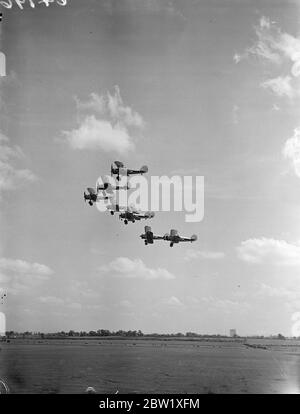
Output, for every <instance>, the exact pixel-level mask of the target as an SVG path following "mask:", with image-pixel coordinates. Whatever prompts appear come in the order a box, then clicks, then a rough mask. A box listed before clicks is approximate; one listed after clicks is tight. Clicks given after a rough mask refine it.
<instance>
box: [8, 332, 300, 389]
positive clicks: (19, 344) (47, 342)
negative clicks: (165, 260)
mask: <svg viewBox="0 0 300 414" xmlns="http://www.w3.org/2000/svg"><path fill="white" fill-rule="evenodd" d="M0 378H2V379H4V380H5V381H6V383H7V384H8V386H9V388H10V392H11V393H12V394H14V393H19V394H32V393H34V394H49V393H51V394H56V393H58V394H66V393H68V394H80V393H84V392H85V390H86V388H87V387H88V386H90V387H94V388H95V390H96V392H97V393H99V394H104V393H108V394H110V393H111V394H114V393H116V392H117V391H118V392H119V393H120V394H122V393H129V394H132V393H146V394H147V393H149V394H150V393H160V394H170V393H179V394H186V393H188V394H211V393H213V394H228V393H238V394H246V393H260V394H261V393H263V394H266V393H272V394H273V393H276V394H277V393H278V394H279V393H299V392H300V381H299V380H300V341H299V340H298V341H297V340H272V339H247V340H243V339H238V340H229V339H228V340H226V339H211V338H209V339H204V338H201V339H199V338H197V339H192V340H191V339H186V338H184V339H174V338H172V339H170V338H160V339H152V338H139V339H136V338H130V339H125V338H124V339H119V338H105V339H103V337H101V338H93V339H90V338H89V339H87V338H80V339H43V340H38V339H11V340H10V342H9V343H4V342H2V343H0Z"/></svg>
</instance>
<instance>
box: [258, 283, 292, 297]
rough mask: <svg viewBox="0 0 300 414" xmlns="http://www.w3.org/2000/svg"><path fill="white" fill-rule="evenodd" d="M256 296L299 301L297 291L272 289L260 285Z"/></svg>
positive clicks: (281, 288)
mask: <svg viewBox="0 0 300 414" xmlns="http://www.w3.org/2000/svg"><path fill="white" fill-rule="evenodd" d="M258 295H260V296H268V297H271V298H279V299H286V300H292V301H293V300H297V299H300V291H299V290H298V291H297V290H291V289H287V288H285V287H282V286H280V287H274V286H269V285H266V284H265V283H262V284H261V285H260V289H259V291H258Z"/></svg>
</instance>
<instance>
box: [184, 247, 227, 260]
mask: <svg viewBox="0 0 300 414" xmlns="http://www.w3.org/2000/svg"><path fill="white" fill-rule="evenodd" d="M224 257H225V253H223V252H213V251H205V250H204V251H201V250H192V249H190V250H187V252H186V254H185V257H184V260H186V261H189V260H192V259H208V260H219V259H223V258H224Z"/></svg>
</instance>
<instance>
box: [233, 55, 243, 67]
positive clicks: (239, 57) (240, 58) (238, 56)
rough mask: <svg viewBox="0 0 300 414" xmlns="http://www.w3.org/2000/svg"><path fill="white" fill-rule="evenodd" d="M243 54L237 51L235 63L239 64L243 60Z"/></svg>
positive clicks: (234, 58)
mask: <svg viewBox="0 0 300 414" xmlns="http://www.w3.org/2000/svg"><path fill="white" fill-rule="evenodd" d="M242 58H243V57H242V56H241V55H239V54H238V53H235V54H234V55H233V61H234V63H236V64H238V63H239V62H240V61H241V60H242Z"/></svg>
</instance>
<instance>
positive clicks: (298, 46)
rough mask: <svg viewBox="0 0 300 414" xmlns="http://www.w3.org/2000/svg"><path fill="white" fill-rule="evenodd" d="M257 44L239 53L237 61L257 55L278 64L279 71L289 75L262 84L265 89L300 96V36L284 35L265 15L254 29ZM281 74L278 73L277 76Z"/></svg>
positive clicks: (235, 59) (283, 94)
mask: <svg viewBox="0 0 300 414" xmlns="http://www.w3.org/2000/svg"><path fill="white" fill-rule="evenodd" d="M254 30H255V34H256V41H255V42H254V44H253V45H252V46H251V47H248V48H247V49H246V50H245V52H244V53H242V54H240V55H239V54H237V53H236V54H235V55H234V61H235V62H236V63H238V62H239V61H240V60H241V59H246V58H249V57H251V56H255V57H256V58H259V59H261V60H263V61H265V62H266V63H270V64H272V65H275V68H276V70H277V69H278V68H282V70H284V71H286V67H288V73H284V74H282V75H281V76H275V77H274V78H271V79H268V80H266V81H265V82H262V83H261V86H262V87H263V88H270V89H271V90H272V91H273V92H274V93H275V94H277V95H278V96H281V97H282V96H287V97H289V98H294V97H296V96H298V95H299V93H300V85H299V81H298V80H297V79H295V78H297V77H298V76H299V75H300V37H295V36H293V35H291V34H289V33H286V32H283V31H282V30H281V29H280V28H279V27H278V26H277V24H276V22H274V21H271V20H270V19H269V18H267V17H265V16H262V17H261V18H260V21H259V25H257V26H255V27H254ZM277 75H278V74H277Z"/></svg>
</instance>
